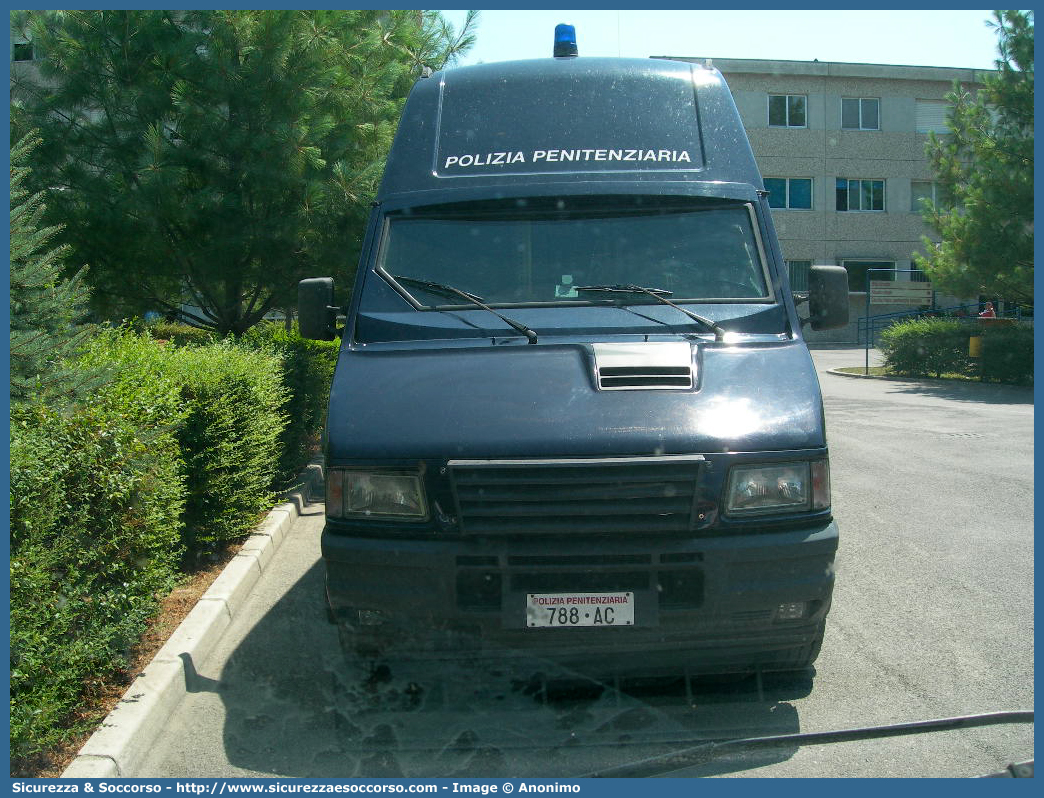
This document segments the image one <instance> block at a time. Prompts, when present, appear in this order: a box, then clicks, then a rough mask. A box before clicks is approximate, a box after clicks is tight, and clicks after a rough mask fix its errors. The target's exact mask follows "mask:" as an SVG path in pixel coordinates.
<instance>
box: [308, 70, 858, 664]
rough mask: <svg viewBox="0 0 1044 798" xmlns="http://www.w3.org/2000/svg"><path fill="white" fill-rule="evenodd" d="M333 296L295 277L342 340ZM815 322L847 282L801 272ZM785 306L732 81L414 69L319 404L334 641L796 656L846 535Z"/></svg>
mask: <svg viewBox="0 0 1044 798" xmlns="http://www.w3.org/2000/svg"><path fill="white" fill-rule="evenodd" d="M331 298H332V288H331V281H330V280H329V279H326V278H321V279H318V280H309V281H305V282H304V283H302V291H301V306H300V314H301V324H302V331H303V332H304V333H305V334H306V335H309V336H311V337H317V338H324V337H326V338H328V337H332V335H333V332H334V330H333V327H334V324H333V312H334V309H332V308H329V305H330V304H331V301H332V299H331ZM798 299H799V300H803V299H804V298H803V297H799V298H798ZM809 305H810V307H811V316H812V318H811V323H812V325H813V326H814V327H815V328H817V329H819V328H826V327H829V326H837V325H840V324H843V323H844V321H845V318H844V317H845V316H846V314H847V282H846V280H845V278H844V273H843V271H842V272H841V273H840V274H838V271H837V267H815V268H814V269H813V276H812V296H811V299H810V301H809ZM799 306H800V305H799V304H796V303H795V297H794V296H793V294H792V292H791V290H790V287H789V284H788V280H787V274H786V269H785V266H784V262H783V258H782V255H781V253H780V248H779V244H778V242H777V239H776V233H775V230H774V228H773V224H772V217H771V215H770V213H769V205H768V201H767V195H766V192H765V190H764V186H763V183H762V180H761V176H760V174H759V172H758V168H757V165H756V163H755V161H754V157H753V155H752V153H751V148H750V145H749V143H748V141H747V137H746V134H745V131H744V129H743V126H742V124H741V123H740V118H739V115H738V113H737V111H736V106H735V104H734V102H733V99H732V96H731V94H730V93H729V90H728V87H727V86H726V84H725V81H724V80H723V78H722V76H721V75H720V73H718V72H717V71H716V70H715V69H713V68H711V67H705V66H701V65H692V64H688V63H677V62H671V61H663V60H629V59H602V58H554V59H545V60H533V61H519V62H507V63H494V64H486V65H480V66H470V67H463V68H457V69H447V70H445V71H442V72H436V73H434V74H432V75H430V76H429V77H425V78H422V79H420V80H418V82H417V84H416V86H415V87H414V89H413V91H412V93H411V95H410V97H409V99H408V101H407V104H406V106H405V110H404V112H403V115H402V120H401V122H400V126H399V130H398V133H397V136H396V139H395V142H394V145H393V147H392V150H391V153H390V155H389V157H388V161H387V167H386V170H385V174H384V179H383V183H382V185H381V188H380V192H379V196H378V198H377V202H376V203H375V206H374V208H373V213H372V217H371V220H370V224H369V228H368V230H367V233H366V239H365V243H364V247H363V252H362V257H361V260H360V264H359V268H358V271H357V276H356V281H355V286H354V290H353V292H352V295H351V301H350V303H349V305H348V306H347V307H346V308H343V309H341V312H342V313H343V315H344V327H343V332H342V346H341V352H340V358H339V362H338V365H337V370H336V375H335V377H334V383H333V388H332V391H331V395H330V404H329V413H328V424H327V430H326V435H325V458H326V485H327V488H326V489H327V499H326V527H325V530H324V532H323V537H322V551H323V559H324V561H325V564H326V571H327V598H328V601H329V605H330V609H331V615H332V617H333V618H334V619H335V620H336V621H337V623H338V624H339V626H340V628H341V631H342V633H343V637H344V640H345V641H346V643H348V644H349V646H350V647H351V648H352V649H353V650H357V651H359V652H361V653H362V654H363V655H366V656H383V655H385V654H388V653H389V652H393V651H397V650H400V651H408V652H412V653H421V654H423V655H424V656H459V655H461V654H463V655H465V656H476V655H489V656H504V655H508V656H524V657H536V658H538V659H541V658H543V659H549V660H553V661H555V662H559V663H563V664H565V665H567V666H569V667H572V668H575V669H577V670H580V671H583V672H585V673H589V672H592V671H612V672H614V673H620V672H638V673H652V672H678V673H680V672H682V671H683V670H685V671H688V672H690V673H700V672H704V673H720V672H729V671H752V670H756V669H763V670H773V669H775V670H780V669H783V670H789V669H800V668H805V667H807V666H808V665H810V664H811V663H812V661H813V660H814V659H815V657H816V655H817V653H818V651H819V648H820V644H821V642H822V639H823V630H824V620H825V617H826V615H827V611H828V609H829V607H830V600H831V591H832V588H833V582H834V554H835V550H836V548H837V540H838V531H837V526H836V525H835V522H834V520H833V517H832V515H831V508H830V478H829V459H828V450H827V439H826V430H825V425H824V417H823V405H822V399H821V395H820V390H819V384H818V381H817V377H816V373H815V370H814V368H813V364H812V359H811V357H810V355H809V351H808V348H807V346H806V345H805V343H804V341H803V339H802V334H801V330H802V324H803V323H807V322H808V319H805V320H803V319H802V318H801V317H800V316H799V312H798V308H799Z"/></svg>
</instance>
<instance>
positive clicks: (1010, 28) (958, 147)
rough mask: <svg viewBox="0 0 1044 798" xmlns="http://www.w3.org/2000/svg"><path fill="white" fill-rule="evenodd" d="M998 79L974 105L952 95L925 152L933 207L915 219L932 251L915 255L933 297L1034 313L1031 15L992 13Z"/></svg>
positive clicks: (963, 95) (987, 83)
mask: <svg viewBox="0 0 1044 798" xmlns="http://www.w3.org/2000/svg"><path fill="white" fill-rule="evenodd" d="M994 13H995V23H994V26H995V27H996V29H997V32H998V35H999V37H1000V42H999V51H1000V58H999V59H998V60H997V62H996V63H997V72H996V73H995V74H992V75H989V76H987V77H986V78H985V79H984V80H983V82H982V86H981V88H980V89H979V91H978V92H977V94H976V95H974V96H972V95H971V94H970V93H969V92H968V91H966V90H965V89H963V88H962V87H961V86H959V85H955V86H954V90H953V91H952V92H951V93H950V94H949V95H947V99H948V100H949V101H950V102H951V103H952V110H951V112H950V115H949V117H948V120H947V121H948V125H949V128H950V133H949V135H947V136H945V137H943V138H939V137H936V136H934V135H932V136H930V138H929V141H928V145H927V152H928V156H929V158H930V159H931V162H932V168H933V171H934V172H935V175H936V178H937V180H938V184H939V197H938V199H937V201H936V202H935V203H934V204H933V203H931V202H929V201H925V208H924V210H923V215H924V219H925V221H926V222H927V224H928V225H929V226H930V227H931V228H932V229H934V230H935V231H936V232H937V233H938V235H939V237H940V239H941V242H940V243H939V244H938V245H935V244H934V243H933V242H932V241H930V240H929V239H927V238H926V239H925V248H926V251H927V253H928V254H927V255H919V254H918V255H916V257H915V262H916V264H917V266H918V267H919V268H921V269H923V270H924V271H925V272H926V273H927V274H928V275H929V277H930V278H931V280H932V282H933V283H935V284H936V285H937V286H938V287H939V288H941V289H942V290H944V291H946V292H947V293H950V294H954V295H955V296H963V297H975V296H978V295H980V294H986V295H989V296H995V297H1001V298H1004V299H1008V300H1012V301H1016V302H1021V303H1027V304H1031V305H1032V304H1033V188H1034V187H1033V111H1034V103H1033V12H1020V11H997V12H994Z"/></svg>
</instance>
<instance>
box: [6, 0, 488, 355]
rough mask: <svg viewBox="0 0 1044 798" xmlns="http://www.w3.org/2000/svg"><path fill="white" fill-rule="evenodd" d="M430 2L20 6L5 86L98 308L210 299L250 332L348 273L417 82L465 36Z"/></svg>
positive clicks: (136, 309) (215, 309)
mask: <svg viewBox="0 0 1044 798" xmlns="http://www.w3.org/2000/svg"><path fill="white" fill-rule="evenodd" d="M474 19H475V17H474V15H470V16H469V18H468V20H467V21H466V23H465V25H464V26H463V28H462V31H461V32H460V34H459V35H458V34H455V33H454V31H453V30H452V28H451V27H450V26H449V25H448V24H447V23H446V22H445V21H444V20H443V18H442V17H441V16H440V15H439V14H438V13H437V12H418V11H334V10H318V11H300V10H288V11H277V10H264V11H249V10H232V11H227V10H226V11H213V10H196V11H185V12H170V11H158V10H148V11H66V12H55V11H37V12H21V13H20V14H19V15H18V17H17V18H16V20H15V21H16V25H18V26H24V27H25V29H26V30H27V32H28V35H29V36H30V38H31V39H32V40H33V43H34V47H37V48H38V49H40V51H41V52H42V53H43V58H42V59H41V61H40V62H39V63H40V74H39V76H32V77H30V78H28V79H20V80H18V81H17V84H16V85H15V87H14V94H15V96H16V97H17V99H18V107H17V108H16V109H15V111H14V112H13V116H14V122H15V124H16V125H21V126H27V125H32V126H35V127H38V128H39V129H40V131H41V137H42V139H43V142H44V143H43V146H41V147H40V148H39V150H38V151H37V154H36V156H35V158H34V167H35V168H34V172H35V173H36V176H37V179H38V181H39V182H40V184H41V185H44V186H54V187H60V188H62V189H63V191H61V192H58V193H57V195H56V197H55V200H54V202H53V203H52V207H51V209H50V210H51V215H50V218H51V219H52V220H55V221H58V222H60V223H62V224H63V225H64V232H63V238H64V240H65V241H66V242H68V243H69V244H70V245H71V246H72V247H73V249H74V251H75V252H76V254H77V256H78V257H79V258H81V259H84V260H86V261H87V262H89V263H90V264H91V271H90V274H89V279H90V281H91V283H92V286H93V288H94V291H93V296H94V303H95V306H96V309H97V310H98V311H99V312H101V313H103V314H105V315H110V316H111V315H121V314H125V313H141V312H143V311H145V310H149V309H153V310H165V311H170V312H173V311H176V310H177V309H178V307H179V305H180V304H181V303H182V302H183V301H184V302H187V303H188V304H190V305H193V306H195V307H197V308H199V309H200V310H199V311H198V312H197V313H194V314H191V315H189V320H190V321H191V322H192V323H194V324H197V325H199V326H203V327H208V328H212V329H214V330H216V331H217V332H219V333H221V334H227V333H232V334H235V335H240V334H241V333H243V332H244V331H245V330H247V329H248V328H250V327H251V326H252V325H253V324H255V323H257V322H258V321H259V320H260V319H261V318H262V317H263V316H264V315H265V313H267V312H268V311H270V310H272V309H273V308H282V307H287V306H289V305H292V304H294V297H295V295H296V284H297V281H298V280H299V279H301V278H302V277H305V276H309V275H312V274H317V273H322V272H327V273H329V272H336V273H340V274H342V275H344V274H345V273H346V272H348V273H350V272H351V270H352V268H353V267H354V263H355V262H356V260H357V258H358V251H359V248H360V246H361V238H362V233H363V230H364V228H365V219H366V216H367V213H368V207H367V205H368V202H369V200H370V198H371V197H372V196H373V194H374V193H375V189H376V184H377V181H378V180H379V177H380V174H381V169H382V165H383V158H384V156H385V154H386V153H387V150H388V148H389V146H390V143H391V138H392V136H393V134H394V130H395V126H396V123H397V121H398V117H399V113H400V111H401V108H402V103H403V101H404V99H405V96H406V94H407V93H408V91H409V88H410V86H411V85H412V83H413V81H414V79H415V78H416V77H417V75H418V74H419V73H420V69H421V67H422V66H423V65H427V66H431V67H434V68H438V67H441V66H442V65H444V64H445V63H447V62H448V61H450V60H451V59H453V58H454V57H455V56H457V55H458V54H460V53H461V52H463V51H465V50H466V49H467V48H468V47H470V45H471V43H472V42H473V39H474V37H473V35H472V28H473V26H474Z"/></svg>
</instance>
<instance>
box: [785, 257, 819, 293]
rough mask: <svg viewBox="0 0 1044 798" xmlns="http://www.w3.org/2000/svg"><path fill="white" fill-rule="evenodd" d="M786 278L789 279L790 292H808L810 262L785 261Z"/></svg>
mask: <svg viewBox="0 0 1044 798" xmlns="http://www.w3.org/2000/svg"><path fill="white" fill-rule="evenodd" d="M784 263H785V264H786V266H787V276H788V277H789V278H790V290H791V291H807V290H808V273H809V272H810V271H811V270H812V261H810V260H787V261H784Z"/></svg>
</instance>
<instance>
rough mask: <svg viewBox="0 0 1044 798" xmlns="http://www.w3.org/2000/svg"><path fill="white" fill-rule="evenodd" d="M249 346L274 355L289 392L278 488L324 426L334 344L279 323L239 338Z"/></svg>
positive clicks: (291, 475) (290, 477)
mask: <svg viewBox="0 0 1044 798" xmlns="http://www.w3.org/2000/svg"><path fill="white" fill-rule="evenodd" d="M240 340H241V342H242V343H243V344H244V345H246V346H249V347H255V348H260V349H263V350H266V351H271V352H275V353H277V354H278V356H279V357H280V360H281V362H282V373H283V383H284V384H285V386H286V387H287V389H288V390H289V394H288V396H287V401H286V404H285V405H284V406H283V413H284V415H286V417H287V425H286V428H285V429H284V430H283V435H282V438H281V445H282V454H281V455H280V458H279V474H278V480H279V483H280V486H281V487H282V486H285V485H287V484H289V483H290V481H291V480H293V479H294V478H295V477H296V476H297V475H298V472H299V471H300V469H301V466H302V465H304V463H306V462H307V461H308V459H309V458H310V457H311V454H312V452H313V450H314V448H315V445H316V441H317V438H318V436H319V433H320V431H321V430H322V428H323V426H324V424H325V423H326V406H327V402H328V401H329V396H330V383H331V382H332V381H333V372H334V366H335V365H337V353H338V351H339V349H340V346H339V342H338V341H311V340H308V339H307V338H302V337H301V334H300V333H299V332H298V331H297V328H296V326H295V327H294V329H293V330H291V331H287V330H286V329H285V328H284V327H283V326H282V325H281V324H272V323H262V324H259V325H257V326H256V327H253V328H252V329H251V330H249V331H248V332H247V333H246V334H245V335H244V336H243V337H242V339H240Z"/></svg>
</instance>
